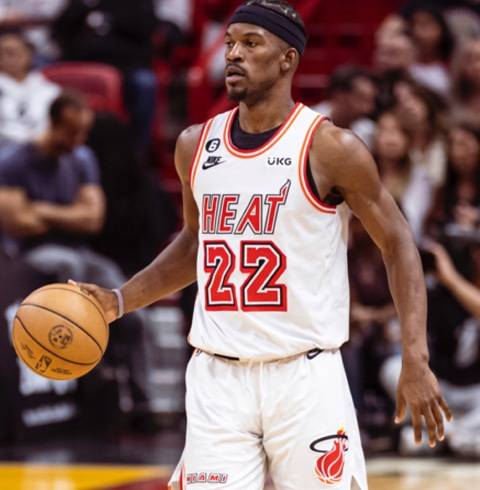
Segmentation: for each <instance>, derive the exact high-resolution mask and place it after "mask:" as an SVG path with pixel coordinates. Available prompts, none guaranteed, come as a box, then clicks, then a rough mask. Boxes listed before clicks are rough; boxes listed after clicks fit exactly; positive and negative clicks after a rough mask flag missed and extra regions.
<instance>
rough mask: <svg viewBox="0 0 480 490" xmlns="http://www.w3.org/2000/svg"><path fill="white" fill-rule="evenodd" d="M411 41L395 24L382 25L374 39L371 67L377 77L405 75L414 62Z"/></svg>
mask: <svg viewBox="0 0 480 490" xmlns="http://www.w3.org/2000/svg"><path fill="white" fill-rule="evenodd" d="M414 55H415V51H414V46H413V41H412V39H411V37H410V36H408V34H407V33H406V31H404V30H401V28H400V25H399V24H397V23H391V22H390V21H389V22H388V23H386V24H382V25H381V27H380V29H379V31H378V32H377V35H376V37H375V49H374V51H373V66H374V68H375V74H376V75H378V76H379V77H388V76H389V75H390V74H392V73H393V74H397V73H406V72H408V70H409V68H410V66H411V65H412V63H413V61H414Z"/></svg>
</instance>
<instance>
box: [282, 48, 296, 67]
mask: <svg viewBox="0 0 480 490" xmlns="http://www.w3.org/2000/svg"><path fill="white" fill-rule="evenodd" d="M297 65H298V53H297V50H296V49H295V48H291V47H290V48H287V49H286V50H285V51H284V52H283V57H282V61H281V62H280V67H281V70H282V72H283V73H287V72H289V71H290V70H292V69H295V68H296V67H297Z"/></svg>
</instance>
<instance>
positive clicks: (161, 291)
mask: <svg viewBox="0 0 480 490" xmlns="http://www.w3.org/2000/svg"><path fill="white" fill-rule="evenodd" d="M201 130H202V126H201V125H195V126H191V127H189V128H187V129H186V130H184V131H183V132H182V134H181V135H180V136H179V138H178V140H177V145H176V148H175V167H176V169H177V173H178V176H179V178H180V181H181V183H182V198H183V220H184V225H183V228H182V230H181V231H180V233H179V234H178V235H177V236H176V237H175V239H174V240H173V241H172V242H171V243H170V245H168V246H167V247H166V248H165V249H164V250H163V251H162V252H161V253H160V254H159V255H158V257H157V258H156V259H155V260H154V261H153V262H152V263H151V264H150V265H148V266H147V267H145V269H143V270H141V271H140V272H138V273H137V274H135V275H134V276H133V277H132V278H131V279H130V280H129V281H127V282H126V283H125V284H124V285H123V286H122V287H121V289H120V290H121V293H122V296H123V301H124V306H125V313H128V312H130V311H134V310H136V309H138V308H142V307H144V306H147V305H150V304H152V303H154V302H155V301H157V300H159V299H161V298H163V297H165V296H168V295H170V294H172V293H174V292H176V291H179V290H181V289H183V288H184V287H186V286H188V285H189V284H192V283H193V282H194V281H195V280H196V277H197V274H196V259H197V250H198V208H197V205H196V202H195V199H194V197H193V193H192V189H191V187H190V175H189V174H190V165H191V162H192V160H193V157H194V154H195V149H196V147H197V143H198V140H199V139H200V134H201ZM127 231H128V230H127ZM73 279H74V278H73ZM80 286H81V287H82V288H83V289H84V290H86V291H87V292H88V293H90V294H92V295H94V296H95V297H96V298H97V300H98V301H99V302H100V303H101V305H102V306H103V309H104V310H105V312H106V314H107V320H108V321H109V322H111V321H113V320H115V319H116V318H117V317H118V302H117V297H116V295H115V294H114V293H113V292H112V291H110V290H108V289H103V288H100V287H98V286H95V285H93V284H81V285H80Z"/></svg>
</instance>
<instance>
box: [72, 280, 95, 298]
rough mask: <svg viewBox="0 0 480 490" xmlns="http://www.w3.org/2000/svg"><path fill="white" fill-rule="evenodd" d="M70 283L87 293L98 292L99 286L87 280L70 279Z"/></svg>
mask: <svg viewBox="0 0 480 490" xmlns="http://www.w3.org/2000/svg"><path fill="white" fill-rule="evenodd" d="M68 284H71V285H72V286H77V287H79V288H80V289H81V290H82V291H83V292H85V293H87V294H93V295H94V294H95V293H96V292H98V286H95V284H88V283H86V282H76V281H74V280H73V279H69V280H68Z"/></svg>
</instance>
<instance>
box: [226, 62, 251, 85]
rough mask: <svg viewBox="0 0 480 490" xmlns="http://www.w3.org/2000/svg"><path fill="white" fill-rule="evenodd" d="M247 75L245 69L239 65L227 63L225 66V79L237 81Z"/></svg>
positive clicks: (232, 81)
mask: <svg viewBox="0 0 480 490" xmlns="http://www.w3.org/2000/svg"><path fill="white" fill-rule="evenodd" d="M245 77H246V73H245V70H243V69H242V68H240V67H239V66H237V65H227V66H226V67H225V80H227V82H231V83H235V82H238V81H239V80H243V79H244V78H245Z"/></svg>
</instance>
